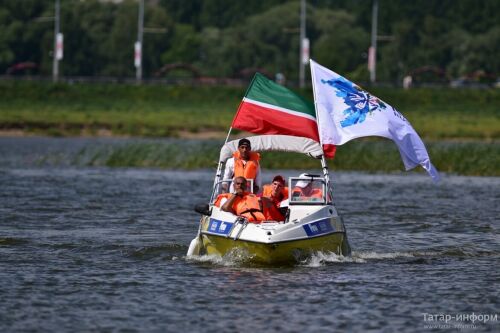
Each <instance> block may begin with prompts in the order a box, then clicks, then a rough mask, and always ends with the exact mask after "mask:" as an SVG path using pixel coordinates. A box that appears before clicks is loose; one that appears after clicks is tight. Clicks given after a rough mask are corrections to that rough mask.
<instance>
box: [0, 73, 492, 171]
mask: <svg viewBox="0 0 500 333" xmlns="http://www.w3.org/2000/svg"><path fill="white" fill-rule="evenodd" d="M368 90H370V91H371V92H372V93H373V94H374V95H376V96H378V97H379V98H381V99H383V100H384V101H386V102H387V103H390V104H391V105H393V106H394V107H396V108H397V109H398V110H399V111H401V112H402V113H403V114H404V115H405V116H406V117H407V118H408V119H409V120H410V122H411V123H412V125H413V127H414V128H415V129H416V130H417V132H418V133H419V134H420V135H421V136H422V138H423V139H424V141H425V142H426V144H427V147H428V150H429V153H430V155H431V158H432V161H433V163H434V164H435V165H436V167H437V168H438V169H440V170H442V171H445V172H450V173H456V174H463V175H483V176H500V167H499V165H500V160H499V158H500V144H499V143H498V142H499V139H500V89H489V90H472V89H471V90H457V89H445V88H442V89H413V90H408V91H404V90H401V89H394V88H376V89H375V88H374V89H368ZM244 91H245V89H244V88H231V87H190V86H176V87H174V86H160V85H155V86H130V85H129V86H127V85H111V84H108V85H102V84H74V85H70V84H42V83H37V82H6V81H2V82H0V129H3V130H12V129H15V130H22V131H24V132H25V133H36V134H42V135H51V136H68V135H71V136H74V135H82V134H83V135H100V134H102V133H103V131H104V133H106V134H108V135H109V134H111V135H128V136H142V137H174V138H175V137H184V136H186V135H187V134H196V133H199V134H204V133H206V132H208V131H215V132H216V133H219V135H220V138H221V139H220V140H212V141H211V140H207V141H202V143H199V141H196V143H193V142H194V141H193V142H191V143H190V142H189V141H188V142H187V143H185V144H176V145H172V144H164V143H159V142H157V143H154V142H151V143H144V142H142V143H136V144H127V145H123V146H120V147H114V148H113V149H111V150H105V151H102V152H99V151H98V152H96V153H92V154H94V155H95V156H94V157H93V158H91V159H90V160H88V161H86V162H85V165H105V166H138V167H143V166H145V167H164V168H187V169H193V168H206V167H210V166H215V163H216V159H217V156H218V150H219V148H220V144H221V143H222V141H223V138H224V137H225V134H226V133H227V130H228V128H229V125H230V123H231V120H232V118H233V116H234V114H235V111H236V109H237V107H238V104H239V102H240V100H241V98H242V96H243V94H244ZM300 93H301V94H302V95H304V96H306V97H308V98H310V99H311V98H312V93H311V91H308V90H304V91H301V92H300ZM179 142H181V141H179ZM330 166H331V167H332V168H333V169H338V170H365V171H374V172H376V171H388V172H391V171H398V170H403V166H402V162H401V159H400V157H399V153H398V151H397V149H396V146H395V145H394V144H393V143H392V142H390V141H387V140H378V139H369V140H355V141H354V142H350V143H348V144H346V145H344V146H342V147H341V148H340V149H339V150H338V153H337V157H336V159H335V160H334V161H332V162H330ZM264 167H266V168H276V169H283V168H294V169H308V168H315V167H317V162H316V161H313V160H310V159H308V158H306V157H302V156H298V155H297V156H294V155H290V154H276V155H275V156H274V157H273V158H272V159H270V158H265V159H264Z"/></svg>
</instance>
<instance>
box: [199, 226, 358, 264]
mask: <svg viewBox="0 0 500 333" xmlns="http://www.w3.org/2000/svg"><path fill="white" fill-rule="evenodd" d="M201 237H202V242H203V247H204V249H205V251H206V253H207V254H209V255H210V254H212V255H218V256H226V255H236V256H239V257H240V258H243V259H245V260H248V261H251V262H258V263H265V264H280V263H292V262H297V261H300V260H303V259H304V258H307V257H309V256H311V255H312V254H313V253H315V252H333V253H335V254H338V255H349V254H350V251H351V250H350V247H349V243H348V241H347V237H346V235H345V233H343V232H336V233H331V234H328V235H325V236H319V237H314V238H307V239H301V240H293V241H287V242H279V243H269V244H264V243H258V242H251V241H245V240H233V239H231V238H226V237H221V236H215V235H207V234H202V236H201Z"/></svg>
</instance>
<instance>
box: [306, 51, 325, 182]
mask: <svg viewBox="0 0 500 333" xmlns="http://www.w3.org/2000/svg"><path fill="white" fill-rule="evenodd" d="M313 62H314V61H313V60H312V59H309V68H311V80H312V82H313V84H312V88H313V99H314V112H315V113H316V124H317V126H318V135H319V144H320V146H321V150H322V151H323V155H321V167H322V169H323V175H324V176H325V180H326V186H327V188H328V189H329V188H330V175H329V173H328V164H327V163H326V159H325V151H324V149H323V138H322V136H321V133H320V130H321V126H320V125H319V124H320V119H319V114H318V107H317V102H316V88H315V87H314V82H315V80H314V78H315V77H314V70H313V66H312V63H313Z"/></svg>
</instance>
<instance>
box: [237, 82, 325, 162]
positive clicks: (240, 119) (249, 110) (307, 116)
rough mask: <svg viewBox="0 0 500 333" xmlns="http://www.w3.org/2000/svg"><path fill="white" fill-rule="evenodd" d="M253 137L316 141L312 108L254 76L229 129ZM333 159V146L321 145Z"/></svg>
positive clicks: (315, 127)
mask: <svg viewBox="0 0 500 333" xmlns="http://www.w3.org/2000/svg"><path fill="white" fill-rule="evenodd" d="M231 126H232V127H233V128H237V129H240V130H243V131H247V132H251V133H255V134H280V135H292V136H298V137H305V138H310V139H313V140H315V141H317V142H320V140H319V134H318V125H317V122H316V113H315V111H314V104H313V103H311V102H309V101H307V100H306V99H304V98H302V97H301V96H299V95H297V94H295V93H294V92H293V91H291V90H289V89H287V88H285V87H283V86H281V85H279V84H277V83H275V82H273V81H271V80H269V79H267V78H266V77H265V76H264V75H262V74H259V73H257V74H255V76H254V78H253V80H252V82H251V83H250V86H249V87H248V89H247V92H246V94H245V97H244V98H243V101H242V102H241V104H240V106H239V108H238V112H237V113H236V116H235V117H234V119H233V123H232V125H231ZM323 150H324V153H325V157H329V158H333V156H334V154H335V146H334V145H323Z"/></svg>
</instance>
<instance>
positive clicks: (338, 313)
mask: <svg viewBox="0 0 500 333" xmlns="http://www.w3.org/2000/svg"><path fill="white" fill-rule="evenodd" d="M30 140H31V141H30ZM40 140H41V139H40ZM40 140H38V139H37V138H31V139H26V138H24V139H12V138H0V154H1V156H0V281H1V284H0V300H1V302H0V331H1V332H20V331H23V332H25V331H40V332H89V331H92V332H95V331H97V332H135V331H138V332H178V331H186V332H187V331H189V332H263V331H265V332H280V331H281V332H334V331H335V332H338V331H345V332H365V331H374V332H427V331H433V332H448V331H457V330H459V331H463V332H469V331H470V332H486V331H489V332H498V331H500V323H499V322H498V321H499V320H500V319H499V318H498V315H500V313H499V312H500V311H499V304H500V302H499V282H500V269H499V263H500V261H499V259H500V237H499V233H500V221H499V217H500V178H480V177H460V176H453V175H443V180H442V182H441V183H440V184H439V185H434V184H433V183H432V182H431V180H430V178H429V177H428V176H426V175H424V174H422V173H401V174H364V173H343V172H338V173H333V175H332V178H333V183H334V195H335V199H336V206H337V209H338V210H339V212H340V213H341V214H342V215H343V217H344V221H345V224H346V228H347V231H348V236H349V241H350V243H351V247H352V248H353V254H352V256H351V257H341V256H336V255H334V254H329V253H318V254H316V255H314V256H313V257H312V258H310V259H308V260H306V261H303V262H299V263H296V264H295V265H290V266H283V267H268V266H256V265H252V264H248V263H245V262H239V261H238V259H236V258H217V257H199V258H196V259H187V258H186V257H185V253H186V251H187V249H188V245H189V242H190V240H191V239H192V238H193V237H194V236H195V234H196V232H197V227H198V225H197V222H198V218H199V216H198V214H197V213H195V212H194V211H193V209H192V207H193V205H194V203H198V202H202V201H204V200H206V199H207V197H208V196H209V194H210V193H209V192H210V187H211V183H212V181H213V176H214V174H213V170H200V171H181V170H174V171H172V170H170V171H168V170H158V169H130V168H104V167H85V166H79V165H71V163H69V164H67V163H56V164H52V165H49V166H48V165H45V164H43V165H40V164H38V163H34V162H33V161H35V160H37V158H38V157H40V156H39V155H40V154H42V155H43V154H45V155H47V154H48V155H50V156H56V155H57V156H59V155H58V154H59V153H58V151H59V150H61V151H65V152H66V153H67V151H68V149H69V148H68V147H69V146H71V145H70V144H69V143H71V142H72V141H71V140H69V141H68V140H65V139H43V140H41V141H40ZM27 142H28V143H30V142H31V143H30V144H27ZM40 142H43V145H40ZM103 142H105V140H104V141H102V140H101V141H92V142H91V143H92V144H106V143H103ZM37 143H38V144H37ZM73 143H74V142H73ZM87 143H88V142H87ZM42 146H43V147H42ZM75 146H78V145H75ZM61 147H63V148H64V149H63V148H61ZM58 149H59V150H58ZM75 149H76V148H75ZM78 149H79V148H78ZM41 151H42V153H41ZM63 155H64V154H63ZM299 172H302V171H282V172H281V173H282V174H284V175H286V176H292V175H296V174H298V173H299ZM274 173H276V172H275V171H273V172H265V173H264V175H265V177H264V179H269V178H270V177H271V176H272V175H273V174H274ZM487 318H488V320H486V319H487ZM480 319H481V320H480Z"/></svg>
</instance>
